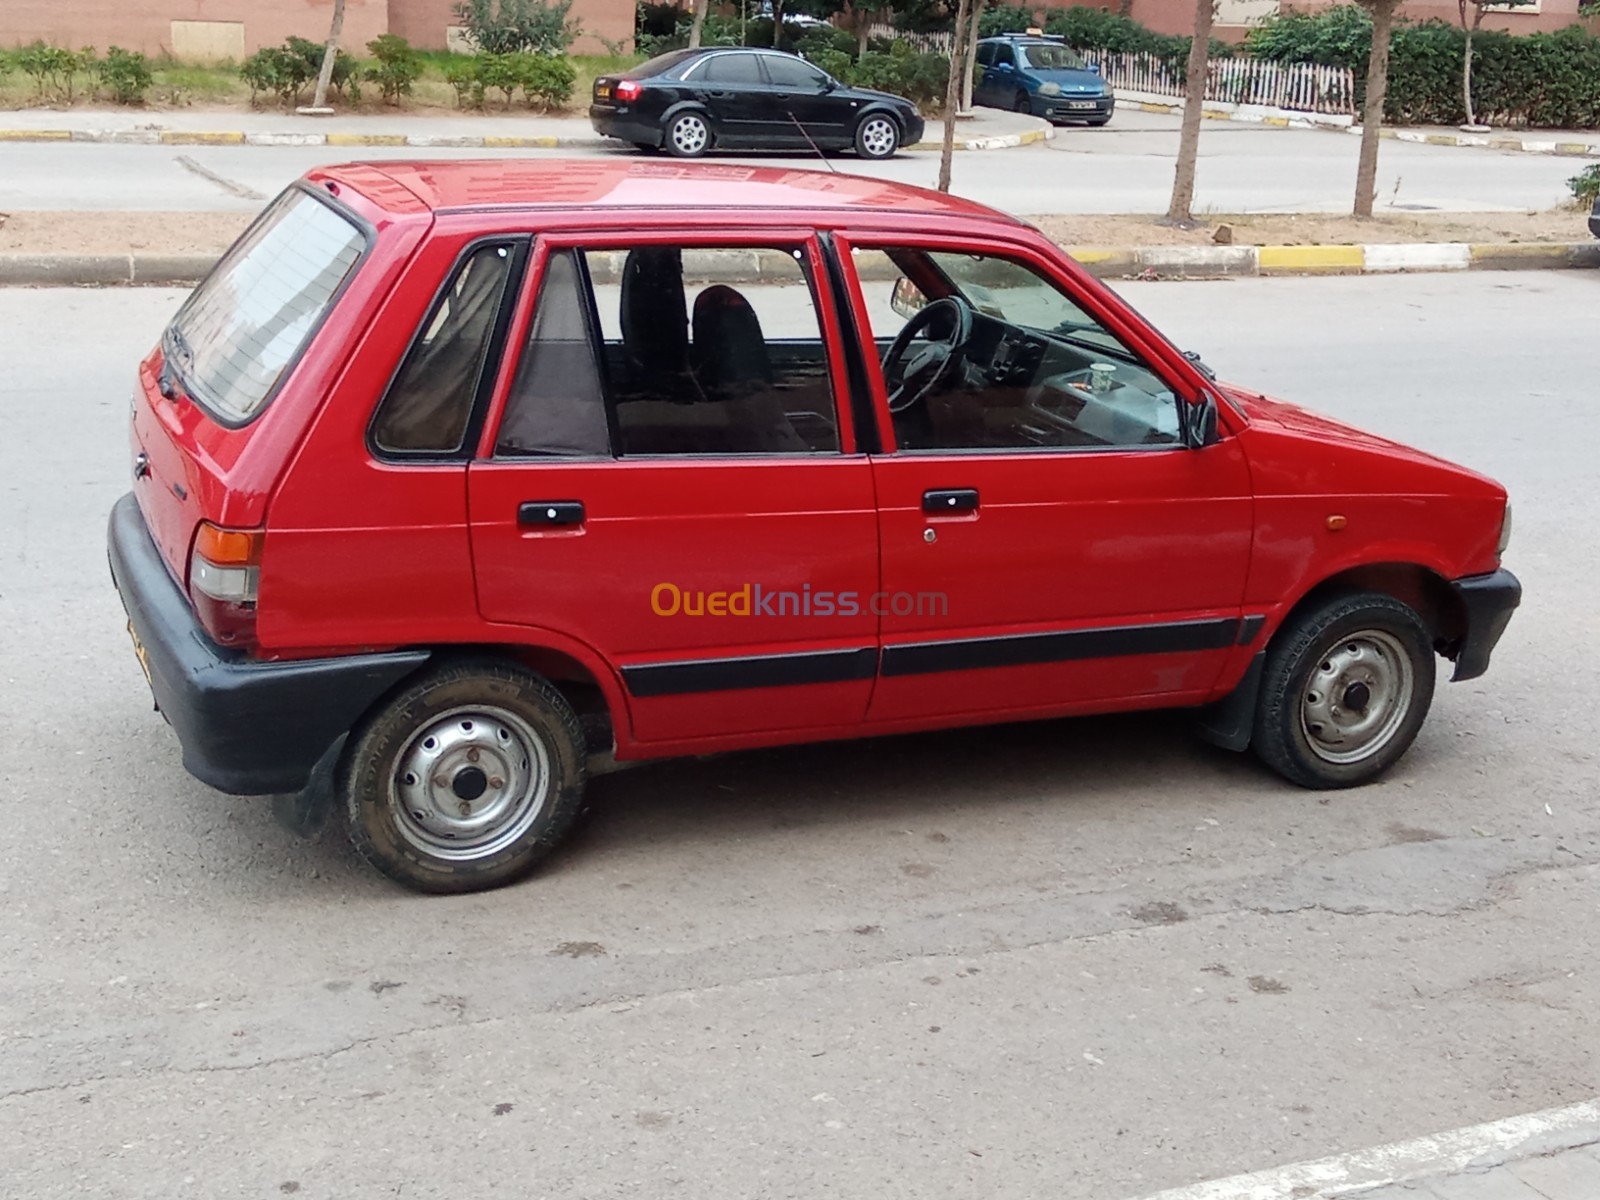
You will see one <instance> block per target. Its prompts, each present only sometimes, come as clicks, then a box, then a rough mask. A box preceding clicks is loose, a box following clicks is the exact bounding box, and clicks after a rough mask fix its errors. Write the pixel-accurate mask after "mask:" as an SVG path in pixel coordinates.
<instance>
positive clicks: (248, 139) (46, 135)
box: [0, 121, 1056, 150]
mask: <svg viewBox="0 0 1600 1200" xmlns="http://www.w3.org/2000/svg"><path fill="white" fill-rule="evenodd" d="M1055 135H1056V131H1055V127H1054V126H1051V125H1047V124H1045V123H1044V122H1043V121H1041V122H1039V128H1037V129H1028V130H1024V131H1023V132H1021V133H1004V134H996V135H994V136H993V137H975V138H957V139H956V143H955V148H956V149H957V150H1009V149H1013V148H1015V147H1017V146H1031V145H1033V144H1034V143H1036V142H1043V141H1048V140H1049V139H1050V138H1053V137H1055ZM0 142H88V143H94V144H100V145H119V146H343V147H351V146H356V147H359V146H408V147H411V148H413V149H418V150H438V149H446V148H449V149H462V148H465V149H487V150H562V149H586V150H593V149H600V148H605V147H612V148H615V147H622V146H627V145H628V143H627V142H623V141H618V140H616V139H615V138H607V137H601V136H600V135H599V134H587V135H580V136H575V137H565V136H562V137H553V136H542V137H518V136H515V135H508V134H493V133H489V134H481V135H479V134H403V133H244V132H241V131H221V130H209V131H208V130H182V129H0ZM942 145H943V143H941V142H937V141H933V142H929V141H922V142H918V143H916V144H915V145H913V146H905V147H902V149H905V150H938V149H940V148H941V147H942Z"/></svg>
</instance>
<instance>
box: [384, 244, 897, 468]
mask: <svg viewBox="0 0 1600 1200" xmlns="http://www.w3.org/2000/svg"><path fill="white" fill-rule="evenodd" d="M822 232H823V231H820V230H817V229H815V228H804V227H777V228H755V227H750V228H740V227H733V228H728V229H715V230H707V229H696V228H693V227H671V228H666V227H663V228H652V229H638V228H634V229H627V230H624V229H594V228H583V229H579V228H572V229H558V230H553V231H551V232H549V233H541V234H540V235H539V236H538V239H537V244H536V245H535V247H534V254H533V255H532V262H531V265H530V268H529V270H528V271H527V272H526V274H525V275H524V276H523V280H522V289H521V295H520V296H519V299H518V304H517V306H516V309H517V311H516V320H515V321H514V323H513V326H512V328H511V330H510V331H509V336H508V339H507V341H506V346H507V347H509V348H511V350H512V351H513V352H512V353H506V354H503V355H502V356H501V360H500V367H499V376H500V377H499V379H498V380H497V382H496V386H495V389H494V393H493V396H492V399H491V402H490V404H489V407H488V409H487V412H486V415H485V419H484V422H483V427H482V429H481V431H480V434H479V445H478V448H477V452H476V453H475V455H474V457H475V459H477V460H480V461H484V462H505V463H523V464H531V463H550V464H560V463H600V462H615V463H619V464H626V463H630V462H652V463H660V462H691V461H695V462H704V461H708V460H715V461H719V462H720V461H736V460H751V459H760V460H762V461H768V462H818V461H834V460H836V459H845V458H851V457H855V456H859V455H861V454H862V453H863V451H862V450H860V449H859V444H860V439H859V438H858V436H857V433H856V423H855V411H854V405H853V404H852V403H851V402H850V396H851V389H850V377H849V372H848V370H847V368H846V362H845V358H846V355H845V339H846V337H847V336H848V335H847V333H846V332H845V326H844V324H843V321H842V314H841V313H840V311H839V310H838V309H837V308H836V306H835V298H834V295H833V288H832V287H830V286H828V280H829V274H828V272H829V266H828V258H827V255H826V253H825V252H824V249H823V246H822V239H821V235H822ZM490 240H495V239H490ZM638 246H677V247H679V248H681V249H683V250H720V249H729V250H791V251H793V250H801V251H803V252H804V253H805V258H804V259H803V260H799V261H800V266H801V271H802V273H803V275H804V277H805V280H806V285H807V287H809V288H810V290H811V301H812V306H813V308H814V309H815V311H816V314H817V331H818V334H819V335H820V337H819V340H820V342H821V345H822V349H823V353H824V354H825V355H826V356H827V359H828V383H829V387H830V389H831V390H832V393H833V408H834V423H835V426H836V428H837V429H838V432H839V448H838V449H837V450H830V451H822V452H812V453H809V454H805V453H800V452H795V453H778V452H773V451H755V452H751V453H725V454H717V453H706V454H623V453H622V443H621V435H620V431H619V430H618V428H617V418H616V403H615V400H614V399H613V395H612V390H611V380H610V377H609V374H608V372H607V370H606V357H605V353H604V349H605V339H604V337H603V335H602V327H601V323H600V317H599V313H598V311H597V310H596V305H597V300H596V298H595V294H594V283H593V280H592V279H589V278H588V264H587V262H586V261H584V259H583V254H584V252H585V251H614V250H622V251H625V250H632V249H634V248H635V247H638ZM562 250H577V251H578V252H579V260H580V262H582V263H583V268H584V278H585V282H587V283H588V284H589V305H588V307H589V309H590V318H591V320H592V321H593V326H592V332H591V336H592V338H593V339H594V344H595V346H596V348H597V352H598V357H599V361H600V372H601V384H602V387H603V388H604V389H605V400H606V425H607V428H608V429H610V431H611V438H612V443H611V456H610V457H609V458H600V457H587V456H585V457H579V456H576V455H571V456H569V455H562V456H560V457H554V456H550V457H545V456H540V455H525V456H518V457H515V458H496V457H495V455H494V442H495V439H496V438H497V437H498V434H499V427H500V423H501V422H502V421H503V420H504V419H505V410H506V406H507V405H508V404H509V403H510V392H511V385H512V382H513V381H514V379H515V374H516V367H517V361H518V360H519V359H520V357H521V352H522V350H523V349H525V348H526V345H527V337H528V329H529V328H530V326H531V324H532V321H533V310H534V305H535V304H536V303H537V297H538V289H539V288H540V287H542V286H543V280H544V271H545V266H546V264H547V263H548V261H549V258H550V255H552V254H554V253H557V252H559V251H562ZM402 361H403V360H402ZM880 436H881V435H880Z"/></svg>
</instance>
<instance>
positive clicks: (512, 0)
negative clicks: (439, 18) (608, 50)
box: [450, 0, 582, 86]
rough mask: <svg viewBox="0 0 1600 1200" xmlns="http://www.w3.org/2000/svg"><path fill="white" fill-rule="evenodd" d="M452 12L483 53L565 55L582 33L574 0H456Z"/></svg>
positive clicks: (451, 7)
mask: <svg viewBox="0 0 1600 1200" xmlns="http://www.w3.org/2000/svg"><path fill="white" fill-rule="evenodd" d="M450 11H451V12H452V13H454V14H455V16H456V19H457V20H459V21H460V22H461V23H462V24H463V25H465V26H466V29H467V37H468V38H469V39H470V40H471V41H472V44H473V45H474V46H476V47H477V48H478V50H480V51H481V52H483V53H484V54H516V53H518V52H519V51H529V52H531V53H534V54H551V55H555V54H564V53H566V51H567V50H568V48H570V47H571V45H572V43H573V41H574V40H575V39H576V38H577V36H578V34H579V33H580V32H582V26H581V25H580V24H579V23H578V22H577V21H574V20H569V19H568V14H569V13H570V12H571V11H572V0H551V2H549V3H547V2H546V0H456V3H454V4H452V5H451V6H450ZM496 86H498V85H496Z"/></svg>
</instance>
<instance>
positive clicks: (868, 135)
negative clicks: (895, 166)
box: [855, 113, 900, 159]
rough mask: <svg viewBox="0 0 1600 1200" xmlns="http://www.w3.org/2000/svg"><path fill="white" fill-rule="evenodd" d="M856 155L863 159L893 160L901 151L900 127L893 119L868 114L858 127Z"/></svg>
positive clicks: (878, 114) (881, 114) (883, 115)
mask: <svg viewBox="0 0 1600 1200" xmlns="http://www.w3.org/2000/svg"><path fill="white" fill-rule="evenodd" d="M855 141H856V154H857V155H858V156H860V157H861V158H867V159H884V158H893V157H894V155H895V151H897V150H899V149H900V126H899V125H897V124H895V120H894V118H893V117H890V116H886V115H885V114H883V113H868V114H867V115H866V116H864V117H862V118H861V124H859V125H857V126H856V138H855Z"/></svg>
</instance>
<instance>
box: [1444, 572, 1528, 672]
mask: <svg viewBox="0 0 1600 1200" xmlns="http://www.w3.org/2000/svg"><path fill="white" fill-rule="evenodd" d="M1450 587H1451V588H1452V589H1453V590H1454V591H1455V594H1456V596H1457V598H1458V599H1459V600H1460V601H1461V608H1462V611H1463V612H1465V613H1466V614H1467V632H1466V636H1465V637H1463V638H1462V639H1461V649H1460V650H1459V651H1457V653H1456V670H1455V674H1454V675H1452V676H1450V678H1451V679H1452V680H1453V681H1455V682H1458V683H1459V682H1460V681H1461V680H1463V679H1476V678H1477V677H1478V676H1480V675H1482V674H1483V673H1484V672H1485V671H1487V670H1488V669H1489V655H1490V654H1492V653H1493V652H1494V648H1495V644H1496V643H1498V642H1499V641H1500V635H1501V634H1502V633H1504V632H1505V631H1506V626H1507V625H1508V624H1509V623H1510V622H1511V614H1512V613H1513V612H1515V611H1516V608H1517V605H1518V604H1520V603H1522V584H1521V583H1519V582H1518V581H1517V577H1516V576H1515V575H1513V574H1512V573H1511V572H1510V571H1507V570H1504V569H1501V570H1499V571H1495V572H1494V573H1493V574H1490V575H1468V576H1467V577H1466V578H1464V579H1457V580H1455V581H1454V582H1453V583H1451V585H1450Z"/></svg>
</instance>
